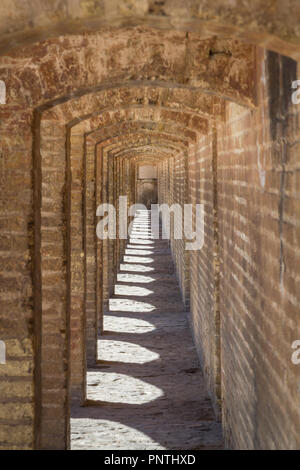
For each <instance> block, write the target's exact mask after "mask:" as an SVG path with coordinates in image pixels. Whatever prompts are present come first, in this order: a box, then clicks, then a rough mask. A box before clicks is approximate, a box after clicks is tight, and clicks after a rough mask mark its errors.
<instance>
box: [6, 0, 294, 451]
mask: <svg viewBox="0 0 300 470" xmlns="http://www.w3.org/2000/svg"><path fill="white" fill-rule="evenodd" d="M28 3H30V2H28ZM75 3H76V4H77V10H76V9H75V10H76V11H75V10H74V8H75V6H74V5H75ZM102 3H103V5H104V4H105V9H104V11H102V10H101V11H97V12H93V11H89V12H86V11H84V10H83V9H82V8H81V6H78V2H69V8H68V9H65V8H62V9H61V10H62V11H61V12H59V15H58V18H59V19H58V21H57V22H56V21H54V20H53V19H52V18H53V16H52V12H51V11H50V9H49V8H48V2H39V1H36V2H35V4H36V9H32V11H30V12H27V11H26V9H27V4H26V5H25V6H24V11H23V12H25V13H24V15H20V14H19V12H18V11H14V12H11V8H10V6H9V5H8V4H7V5H6V3H5V5H4V7H2V11H3V12H4V16H3V26H2V27H1V29H0V38H2V41H1V44H0V54H1V56H0V79H1V82H0V83H4V84H5V89H6V97H5V100H1V99H0V115H1V122H0V131H1V144H0V145H1V147H0V159H1V174H2V183H3V191H2V194H1V220H3V230H2V231H1V235H2V249H1V254H2V255H3V260H4V263H3V266H4V268H3V272H2V274H1V276H2V282H3V290H2V291H1V293H2V297H1V298H2V299H3V300H4V307H3V320H1V323H0V324H1V334H3V337H1V338H0V340H1V341H2V340H3V341H5V344H6V355H7V360H6V364H5V365H3V367H2V366H1V373H2V371H3V375H1V384H3V390H4V392H3V393H4V394H3V396H4V400H3V404H1V406H0V409H1V410H3V411H2V416H3V417H4V418H3V419H4V421H5V417H7V416H11V415H12V416H13V418H12V420H11V423H8V422H6V421H5V422H3V436H4V435H5V437H3V439H2V440H1V439H0V442H2V444H0V445H1V446H2V447H3V448H43V449H46V448H50V449H54V448H69V447H70V413H71V411H70V410H71V404H72V406H73V410H75V411H74V413H73V411H72V413H73V419H74V423H75V428H74V429H75V438H74V441H73V448H74V447H76V445H77V444H79V447H80V446H81V444H80V435H81V434H80V433H81V432H83V431H82V430H83V429H84V428H85V425H86V423H88V426H89V429H91V430H93V429H94V427H95V428H96V434H97V432H98V431H99V441H98V442H99V443H100V444H99V445H103V448H105V445H106V443H105V439H104V440H101V439H103V436H102V434H101V433H102V431H101V429H105V425H107V421H109V414H110V413H111V408H109V403H118V404H120V403H123V405H126V406H123V407H121V405H120V406H119V405H118V406H119V408H120V409H121V408H122V410H123V411H122V412H124V414H123V415H122V416H123V418H122V419H123V421H122V420H120V423H121V427H120V429H117V430H116V429H115V428H114V426H113V425H112V424H110V425H107V426H108V427H107V428H106V429H109V433H110V435H113V434H114V432H116V435H117V436H118V437H117V442H115V445H116V448H118V447H117V446H119V445H126V443H124V442H123V443H122V439H121V437H120V436H121V435H127V436H129V437H130V435H131V434H130V433H131V432H132V429H134V430H135V431H134V432H136V434H134V433H133V435H134V436H137V442H139V445H141V446H142V445H144V444H143V443H144V442H145V439H146V442H148V443H149V442H152V443H153V442H154V444H153V445H157V446H162V448H172V445H173V446H174V445H180V443H182V445H187V442H186V440H185V438H183V437H182V436H181V435H180V433H179V432H178V430H176V429H175V427H174V426H173V427H172V430H171V431H170V435H171V436H172V439H175V440H173V441H172V439H171V440H170V441H166V440H164V439H163V438H162V434H163V427H161V428H160V426H157V425H156V426H155V427H152V428H151V426H150V427H149V428H147V426H143V425H142V424H141V422H140V421H139V419H138V417H139V413H140V412H142V413H146V415H147V416H149V419H152V417H153V414H152V412H153V411H152V410H153V409H154V410H156V412H157V413H158V414H159V413H161V409H163V410H164V413H166V416H169V417H170V423H171V424H172V425H173V424H174V422H172V419H173V418H174V414H173V415H172V404H173V405H174V403H173V402H172V400H173V397H172V393H173V389H174V390H176V384H174V383H173V376H174V374H176V372H174V370H175V369H172V367H173V365H174V364H175V362H176V360H175V359H176V354H178V350H177V349H178V346H176V344H180V347H182V351H184V353H185V355H186V358H187V359H186V360H185V361H183V362H182V363H181V362H180V360H181V358H179V359H180V360H179V359H178V367H179V365H180V367H181V369H179V370H181V371H183V372H182V375H180V377H181V380H182V381H181V382H180V381H179V383H178V384H177V385H178V394H179V396H180V397H181V398H182V403H183V405H182V406H183V407H185V406H186V408H185V409H186V416H187V418H186V419H187V421H184V423H185V424H184V426H185V425H186V427H188V426H189V424H190V423H191V422H193V425H195V430H196V431H195V434H192V435H191V438H194V437H195V439H196V440H195V444H194V445H195V448H197V446H202V445H203V446H204V447H205V444H203V442H208V444H207V447H209V448H210V447H214V445H215V446H216V447H220V446H221V445H222V444H221V439H219V438H220V434H218V433H219V431H220V430H221V427H222V430H223V436H224V439H225V445H226V446H228V447H231V448H249V449H255V448H257V449H259V448H298V447H299V432H298V429H299V419H300V417H299V396H298V378H297V369H296V366H295V364H293V363H292V362H291V360H290V356H291V354H292V351H291V344H293V342H294V341H295V340H297V339H298V337H299V335H300V331H299V322H298V317H297V315H298V311H299V302H300V299H299V286H298V284H299V282H298V281H299V273H298V266H299V263H297V260H298V257H299V217H298V215H299V190H298V188H299V178H298V166H299V151H298V150H299V149H298V146H299V116H298V113H299V109H298V107H297V105H295V104H293V102H292V99H291V95H292V93H293V91H295V90H294V89H293V88H292V83H293V82H294V81H295V80H297V71H298V69H297V60H298V61H299V57H300V52H299V38H298V29H297V27H296V26H297V23H295V21H296V19H297V18H296V17H297V15H296V14H290V13H284V14H285V15H286V19H287V21H286V25H285V26H286V27H285V28H282V24H283V17H282V15H283V10H282V9H281V7H280V6H277V7H276V8H274V9H271V8H269V7H268V5H267V6H266V5H265V6H263V5H262V4H261V2H259V8H256V9H255V11H254V9H253V8H252V7H251V6H250V5H249V7H248V10H247V11H245V10H244V7H240V8H241V10H239V7H237V6H236V7H228V6H226V5H223V8H220V9H217V8H216V7H213V6H208V5H207V3H206V2H201V1H199V2H188V5H185V6H181V9H180V12H179V10H177V7H176V8H175V7H174V10H173V9H172V8H171V6H170V2H160V7H159V8H158V6H157V5H156V4H155V5H156V6H155V5H154V4H153V2H139V5H138V4H135V3H134V6H133V7H132V8H133V12H131V13H130V14H129V12H128V11H127V7H126V8H125V6H124V8H125V10H122V11H121V9H120V8H119V7H117V6H115V4H114V3H113V6H108V4H106V2H102ZM119 3H123V2H119ZM179 3H181V2H179ZM221 3H222V2H221ZM110 4H111V2H110ZM141 4H143V6H141ZM190 4H191V5H192V4H193V8H192V9H191V10H190ZM279 4H280V2H278V5H279ZM5 12H6V13H5ZM41 12H42V13H43V14H42V15H40V13H41ZM124 12H125V13H124ZM122 15H123V16H122ZM249 15H250V17H251V18H252V20H253V21H252V22H251V27H250V28H246V27H245V24H246V23H245V22H246V18H248V17H249ZM91 16H93V18H94V19H93V21H92V20H91ZM50 17H51V18H50ZM24 18H27V20H26V21H27V23H26V25H27V26H26V27H25V23H24V21H25V20H24ZM238 18H239V21H237V19H238ZM247 21H248V19H247ZM141 25H142V26H141ZM236 25H238V26H236ZM69 28H72V34H69ZM8 33H9V34H8ZM5 35H6V37H4V36H5ZM3 101H5V103H4V102H3ZM120 196H123V197H125V196H126V198H127V205H128V208H129V207H130V206H131V205H133V204H135V203H144V204H145V206H146V209H147V210H149V208H150V206H151V203H153V202H158V203H159V204H168V205H169V206H172V205H174V204H175V205H176V204H178V205H179V206H180V208H181V209H182V210H183V209H184V206H185V205H187V204H191V205H192V206H193V219H192V220H193V222H192V226H191V229H192V231H194V232H197V226H196V217H195V215H196V214H195V207H196V205H197V204H204V207H205V220H204V245H203V248H202V249H199V250H187V249H186V247H187V242H188V241H189V240H188V237H181V238H177V236H176V233H177V232H178V231H180V230H179V229H180V227H179V226H176V222H174V218H173V219H172V220H171V228H172V230H171V238H170V240H169V243H168V242H166V241H165V240H159V241H154V240H153V239H152V238H151V227H150V222H151V218H150V215H149V213H148V212H144V213H143V212H138V213H137V214H136V218H135V219H134V224H133V229H132V230H133V232H132V235H133V236H132V237H131V238H130V237H129V238H128V239H125V238H122V237H120V231H119V221H120V214H119V209H120V206H119V204H120V199H119V197H120ZM100 204H111V205H112V206H114V207H115V209H116V226H117V227H118V228H117V237H116V238H115V239H108V240H100V239H99V238H98V237H97V235H96V226H97V223H98V221H99V220H98V218H97V215H96V211H97V207H98V206H99V205H100ZM132 221H133V214H132V215H131V216H130V215H128V218H127V222H128V223H130V222H132ZM152 242H153V243H152ZM169 249H170V252H169V251H168V250H169ZM171 260H172V261H171ZM172 263H173V264H172ZM172 266H174V267H172ZM134 269H136V271H134ZM155 276H156V277H155ZM176 282H177V283H178V284H176ZM161 286H163V288H162V287H161ZM166 293H168V296H171V298H172V302H170V304H167V303H166V300H165V298H164V297H165V296H166ZM110 299H111V300H110ZM174 299H175V300H174ZM172 305H175V307H174V311H172ZM158 311H160V312H163V313H164V315H161V316H162V317H163V319H160V318H159V316H158V315H157V312H158ZM185 311H187V317H188V320H189V325H190V329H191V332H192V335H193V342H194V345H195V348H196V352H197V355H198V358H199V359H200V364H201V368H202V371H203V378H202V377H201V373H200V369H199V366H198V365H197V366H195V360H196V359H197V355H196V352H195V351H194V352H193V353H191V351H190V349H189V348H192V346H191V344H192V340H191V338H190V337H189V335H190V333H189V331H190V330H189V329H188V327H187V324H185V326H184V327H183V326H182V323H181V321H182V319H183V318H185V315H186V312H185ZM12 312H13V313H12ZM171 314H172V315H171ZM172 322H173V323H172ZM170 325H171V326H172V325H173V326H174V330H171V331H173V333H174V334H171V333H170V330H169V329H170V327H171V326H170ZM120 328H121V329H120ZM130 335H132V336H130ZM160 335H161V336H160ZM116 337H118V338H119V339H116ZM129 338H133V340H132V341H129V340H128V339H129ZM172 341H173V342H172ZM176 341H177V343H176ZM181 341H182V344H181ZM184 342H185V343H184ZM1 344H2V343H1ZM162 345H163V346H164V349H162ZM98 346H99V354H98ZM123 347H124V348H125V349H126V354H127V358H126V360H124V361H120V354H122V348H123ZM168 347H169V348H170V349H169V350H170V351H172V354H173V355H170V356H168V353H167V350H168ZM179 349H180V348H179ZM114 355H116V356H117V358H116V357H114ZM195 358H196V359H195ZM120 362H122V364H120ZM187 362H189V363H190V365H188V364H187ZM128 363H130V364H131V365H132V363H133V364H134V366H132V375H131V376H129V374H128ZM20 364H21V365H20ZM161 364H163V367H166V368H169V370H170V371H171V372H170V374H169V375H168V380H166V381H164V373H162V369H159V367H160V366H161ZM191 364H192V365H191ZM150 366H151V367H154V368H158V369H159V373H158V375H155V377H156V378H155V379H153V380H152V381H151V380H150V379H148V380H147V379H146V378H145V377H146V376H147V374H148V375H149V374H150V372H149V370H150ZM5 367H7V369H5ZM174 367H175V366H174ZM108 368H110V369H109V370H110V373H107V374H105V372H104V371H105V370H107V371H108ZM151 370H152V369H151ZM163 370H165V369H163ZM141 371H144V372H141ZM191 371H192V372H191ZM193 371H194V372H193ZM156 372H157V371H156ZM156 372H155V374H156ZM194 373H195V377H196V379H194V378H193V377H194V376H193V374H194ZM99 374H100V375H99ZM114 374H115V375H114ZM143 374H144V375H143ZM172 374H173V375H172ZM150 375H151V374H150ZM99 376H100V377H101V380H100V382H99V381H98V379H99ZM141 377H144V379H143V380H141ZM158 377H160V379H161V382H159V381H156V379H157V380H158ZM106 379H107V384H106V386H107V387H106V388H105V387H102V384H103V381H104V383H105V380H106ZM114 379H116V382H119V385H120V386H115V384H114V383H113V382H114ZM93 381H94V382H93ZM11 383H16V384H18V385H16V386H15V387H12V386H10V385H9V384H11ZM159 384H160V385H159ZM184 385H186V387H185V386H184ZM93 387H94V388H93ZM180 387H182V389H183V388H184V389H185V391H184V393H185V394H184V393H182V395H180V394H181V388H180ZM197 387H198V388H197ZM205 387H206V388H205ZM105 390H106V391H105ZM122 390H127V391H128V395H127V398H126V397H125V398H124V396H123V398H122ZM136 390H142V393H141V394H140V395H138V394H137V396H136V400H135V399H134V398H133V399H132V401H131V402H130V400H129V401H128V397H129V396H130V394H131V395H132V396H134V392H135V391H136ZM197 390H200V391H201V393H200V394H199V396H198V398H197V400H196V401H195V403H196V404H195V409H194V408H193V407H192V406H191V407H189V405H188V404H187V403H188V402H191V401H193V400H192V397H195V396H196V395H197ZM206 390H207V391H206ZM107 391H108V392H107ZM105 393H106V395H105ZM188 393H190V395H188ZM109 394H111V397H109ZM143 394H144V395H145V397H144V398H145V400H143V399H142V397H143ZM105 396H106V398H110V400H109V399H105ZM99 397H100V398H99ZM122 399H123V402H122ZM126 400H127V401H126ZM208 400H210V402H209V403H210V404H209V405H207V403H208ZM95 402H100V403H98V405H97V403H95ZM104 402H105V403H104ZM166 402H167V403H168V406H167V407H166V408H163V407H164V403H166ZM12 403H18V407H16V409H14V411H13V412H12V405H11V404H12ZM178 403H179V402H178ZM178 403H175V405H174V409H179V405H178ZM99 404H100V405H101V404H102V405H103V404H104V406H102V407H101V406H99ZM82 405H84V406H82ZM160 407H162V408H160ZM176 407H177V408H176ZM117 408H118V407H117V406H116V407H115V409H117ZM126 410H127V411H126ZM195 410H197V412H199V413H198V414H197V413H196V411H195ZM213 410H214V414H213ZM275 410H276V412H275ZM130 412H131V413H133V414H134V416H136V417H137V420H136V421H134V423H132V421H130V419H129V414H130ZM126 413H127V414H126ZM168 413H170V414H168ZM91 415H92V416H91ZM192 416H197V420H196V421H193V420H192ZM184 419H185V418H184ZM193 419H194V418H193ZM111 421H112V422H114V420H111ZM115 422H116V421H115ZM207 422H209V426H208V424H207ZM76 423H77V424H76ZM97 423H98V424H97ZM158 423H160V424H161V423H162V422H161V421H159V419H158ZM203 423H206V424H205V425H206V426H208V427H209V432H211V433H212V434H213V433H214V431H216V432H217V435H218V439H217V440H216V441H213V439H212V440H211V441H210V439H208V441H205V438H203V433H202V432H199V433H198V434H197V429H198V427H199V426H200V427H201V426H202V424H203ZM97 426H98V427H97ZM161 426H163V425H162V424H161ZM197 426H198V427H197ZM203 426H204V425H203ZM204 427H205V426H204ZM1 429H2V424H1ZM100 431H101V432H100ZM124 432H125V434H124ZM209 432H208V435H210V434H209ZM1 435H2V434H1ZM101 436H102V437H101ZM204 437H205V436H204ZM148 438H149V440H147V439H148ZM97 439H98V437H97ZM118 439H119V441H118ZM128 439H129V438H128ZM197 439H198V440H197ZM83 441H84V439H83ZM174 442H175V443H176V444H174ZM101 443H102V444H101ZM88 445H92V444H91V442H90V441H89V444H88ZM97 445H98V444H97ZM149 445H150V444H149ZM151 445H152V444H151Z"/></svg>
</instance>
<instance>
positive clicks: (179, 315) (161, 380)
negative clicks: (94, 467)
mask: <svg viewBox="0 0 300 470" xmlns="http://www.w3.org/2000/svg"><path fill="white" fill-rule="evenodd" d="M135 223H136V230H135V231H134V234H132V238H131V239H130V241H129V244H128V248H127V251H126V255H125V260H124V263H122V264H121V267H120V273H119V274H118V283H117V285H116V286H115V295H114V297H113V298H112V299H111V300H110V309H109V312H107V314H106V315H105V320H104V329H105V332H104V334H103V336H102V337H101V338H100V339H99V345H98V348H99V349H98V354H99V360H98V363H97V364H96V365H95V367H94V368H93V369H90V370H89V371H88V377H87V398H88V402H87V406H85V407H77V408H74V409H73V410H72V420H71V431H72V448H73V449H106V450H108V449H112V450H115V449H126V450H135V449H145V450H147V449H177V450H181V449H182V450H187V449H214V448H222V436H221V425H220V423H217V422H216V421H215V418H214V414H213V410H212V406H211V403H210V400H209V397H208V394H207V392H206V389H205V384H204V381H203V376H202V373H201V370H200V368H199V361H198V357H197V354H196V350H195V348H194V346H193V343H192V338H191V333H190V330H189V327H188V324H187V319H186V313H185V312H184V308H183V304H182V301H181V296H180V291H179V288H178V284H177V281H176V277H175V274H174V268H173V263H172V259H171V255H170V251H169V248H168V243H167V241H165V240H153V238H151V234H150V235H148V233H149V232H148V231H147V234H145V230H143V234H137V232H138V227H139V225H143V227H144V228H145V224H146V226H147V225H148V224H149V219H148V213H147V212H146V213H141V214H140V216H139V217H137V218H136V220H135ZM149 225H150V224H149ZM145 267H147V268H149V267H151V271H149V270H148V269H147V270H145V269H144V268H145Z"/></svg>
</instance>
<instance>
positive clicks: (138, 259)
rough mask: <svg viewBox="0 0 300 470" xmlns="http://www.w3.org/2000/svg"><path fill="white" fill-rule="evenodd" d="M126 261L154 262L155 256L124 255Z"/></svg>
mask: <svg viewBox="0 0 300 470" xmlns="http://www.w3.org/2000/svg"><path fill="white" fill-rule="evenodd" d="M124 262H125V263H146V264H147V263H153V258H150V257H149V256H148V257H147V258H146V257H143V256H127V255H125V256H124Z"/></svg>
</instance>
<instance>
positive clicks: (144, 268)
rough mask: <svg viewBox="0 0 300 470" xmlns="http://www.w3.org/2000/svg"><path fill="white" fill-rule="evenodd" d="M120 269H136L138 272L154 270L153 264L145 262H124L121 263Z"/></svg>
mask: <svg viewBox="0 0 300 470" xmlns="http://www.w3.org/2000/svg"><path fill="white" fill-rule="evenodd" d="M120 271H133V272H134V271H136V272H140V273H142V272H144V273H146V272H148V273H149V272H151V271H154V268H152V267H151V266H145V265H143V264H124V263H122V264H121V265H120Z"/></svg>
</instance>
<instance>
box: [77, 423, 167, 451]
mask: <svg viewBox="0 0 300 470" xmlns="http://www.w3.org/2000/svg"><path fill="white" fill-rule="evenodd" d="M71 432H72V449H74V450H111V449H116V450H128V449H133V450H134V449H139V450H140V449H148V450H153V449H154V450H164V449H166V447H164V446H162V445H161V444H159V443H158V442H156V441H155V440H154V439H151V438H150V437H149V436H148V435H147V433H146V431H145V433H143V432H142V431H138V430H137V429H135V428H134V427H131V426H126V425H125V424H121V423H118V422H114V421H112V420H109V419H95V417H94V416H91V417H90V418H89V417H87V418H77V419H72V420H71ZM83 435H84V438H83ZM116 436H117V438H116ZM99 443H101V447H99Z"/></svg>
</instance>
